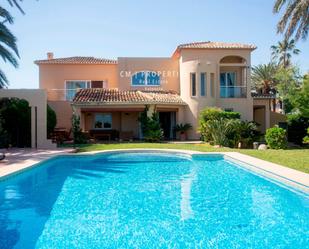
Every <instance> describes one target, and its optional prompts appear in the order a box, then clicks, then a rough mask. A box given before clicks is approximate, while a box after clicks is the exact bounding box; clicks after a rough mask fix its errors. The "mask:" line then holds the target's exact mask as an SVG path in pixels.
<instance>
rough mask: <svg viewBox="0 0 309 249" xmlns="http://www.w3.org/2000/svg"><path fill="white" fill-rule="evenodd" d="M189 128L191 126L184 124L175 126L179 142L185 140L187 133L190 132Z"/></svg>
mask: <svg viewBox="0 0 309 249" xmlns="http://www.w3.org/2000/svg"><path fill="white" fill-rule="evenodd" d="M191 128H192V125H191V124H189V123H185V124H177V125H176V126H175V128H174V129H175V131H176V132H179V135H180V140H181V141H185V140H186V139H187V131H188V130H190V129H191Z"/></svg>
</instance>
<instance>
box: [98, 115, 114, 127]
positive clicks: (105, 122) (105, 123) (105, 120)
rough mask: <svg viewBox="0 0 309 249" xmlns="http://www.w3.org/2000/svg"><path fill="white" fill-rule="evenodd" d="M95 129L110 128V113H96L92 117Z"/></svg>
mask: <svg viewBox="0 0 309 249" xmlns="http://www.w3.org/2000/svg"><path fill="white" fill-rule="evenodd" d="M94 128H95V129H111V128H112V114H111V113H97V114H95V118H94Z"/></svg>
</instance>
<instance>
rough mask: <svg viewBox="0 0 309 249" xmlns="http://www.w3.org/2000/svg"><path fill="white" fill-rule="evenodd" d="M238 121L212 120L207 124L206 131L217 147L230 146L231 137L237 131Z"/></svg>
mask: <svg viewBox="0 0 309 249" xmlns="http://www.w3.org/2000/svg"><path fill="white" fill-rule="evenodd" d="M236 122H238V120H237V119H226V118H219V119H212V120H209V121H208V122H206V124H205V130H206V131H207V133H208V134H209V135H210V137H211V142H212V143H213V144H215V145H220V146H230V139H229V135H230V134H231V133H232V132H233V131H234V130H235V126H236Z"/></svg>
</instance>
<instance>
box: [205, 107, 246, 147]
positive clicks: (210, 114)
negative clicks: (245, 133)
mask: <svg viewBox="0 0 309 249" xmlns="http://www.w3.org/2000/svg"><path fill="white" fill-rule="evenodd" d="M222 119H240V113H238V112H226V111H223V110H221V109H220V108H213V107H212V108H205V109H204V110H202V111H201V113H200V117H199V132H200V133H201V136H202V139H203V140H204V141H206V142H211V141H212V135H211V134H210V133H209V129H208V128H207V123H208V122H209V121H211V120H220V123H222V122H223V121H222Z"/></svg>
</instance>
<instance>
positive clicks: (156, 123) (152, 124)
mask: <svg viewBox="0 0 309 249" xmlns="http://www.w3.org/2000/svg"><path fill="white" fill-rule="evenodd" d="M147 112H148V106H146V107H145V109H144V111H143V112H142V113H141V116H140V118H139V122H140V123H141V128H142V132H143V136H144V139H145V140H146V141H148V142H159V141H161V140H162V139H163V130H162V129H161V125H160V119H159V113H157V112H153V113H152V115H151V117H148V115H147Z"/></svg>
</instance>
